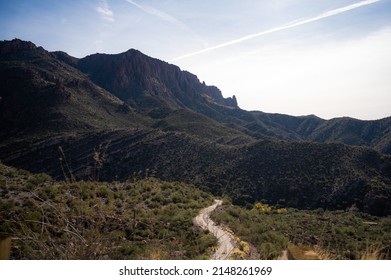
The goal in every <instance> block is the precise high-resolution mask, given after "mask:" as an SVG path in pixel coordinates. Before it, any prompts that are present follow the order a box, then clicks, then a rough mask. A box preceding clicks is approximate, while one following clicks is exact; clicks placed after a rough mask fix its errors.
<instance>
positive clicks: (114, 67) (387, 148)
mask: <svg viewBox="0 0 391 280" xmlns="http://www.w3.org/2000/svg"><path fill="white" fill-rule="evenodd" d="M59 58H60V59H62V60H63V61H64V62H66V63H69V64H70V65H72V66H74V67H76V68H78V69H79V70H81V71H82V72H83V73H86V74H87V75H88V76H89V77H90V78H91V80H92V81H93V82H94V83H95V84H97V85H99V86H101V87H102V88H104V89H106V90H107V91H109V92H111V93H112V94H114V95H115V96H117V97H118V98H119V99H121V100H123V101H125V102H126V103H127V104H129V105H130V106H132V107H135V108H137V109H139V110H141V111H143V112H145V113H147V114H149V115H150V116H152V117H156V118H161V117H164V116H165V115H166V114H168V112H171V111H172V110H177V109H189V110H191V111H195V112H197V113H199V114H202V115H204V116H207V117H209V118H211V119H213V120H215V121H218V122H220V123H223V124H225V125H230V126H231V127H232V126H234V127H235V129H237V130H239V131H241V132H242V133H245V134H247V135H249V136H251V137H255V138H257V139H260V138H262V137H263V136H268V137H275V138H278V139H285V140H296V141H297V140H299V141H316V142H321V143H322V142H323V143H324V142H341V143H345V144H348V145H357V146H369V147H373V148H374V149H376V150H378V151H380V152H383V153H388V154H390V153H391V129H390V127H391V117H390V118H386V119H382V120H376V121H361V120H355V119H350V118H340V119H332V120H330V121H326V120H322V119H320V118H317V117H316V116H305V117H293V116H287V115H282V114H266V113H262V112H247V111H245V110H241V109H240V108H239V107H238V104H237V100H236V97H235V96H233V97H232V98H224V97H223V96H222V94H221V92H220V90H219V89H218V88H216V87H214V86H207V85H205V84H204V83H201V82H200V81H199V80H198V78H197V77H196V76H195V75H193V74H191V73H189V72H186V71H181V70H180V69H179V67H177V66H175V65H171V64H168V63H166V62H163V61H161V60H158V59H155V58H151V57H148V56H146V55H144V54H142V53H141V52H139V51H137V50H133V49H131V50H129V51H127V52H125V53H120V54H116V55H107V54H95V55H90V56H87V57H85V58H83V59H80V60H77V59H75V58H72V57H69V56H66V55H64V54H62V55H59Z"/></svg>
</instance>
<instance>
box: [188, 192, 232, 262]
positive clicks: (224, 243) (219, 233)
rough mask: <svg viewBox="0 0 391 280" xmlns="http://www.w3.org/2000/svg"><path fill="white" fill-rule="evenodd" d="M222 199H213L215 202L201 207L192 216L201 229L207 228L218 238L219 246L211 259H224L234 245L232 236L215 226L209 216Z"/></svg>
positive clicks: (227, 256)
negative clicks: (196, 213) (195, 215)
mask: <svg viewBox="0 0 391 280" xmlns="http://www.w3.org/2000/svg"><path fill="white" fill-rule="evenodd" d="M222 203H223V201H221V200H217V199H216V200H215V204H213V205H211V206H209V207H206V208H203V209H201V211H200V213H199V214H198V216H197V217H195V218H194V223H195V224H196V225H198V226H199V227H201V228H202V229H207V230H209V231H210V232H211V233H212V234H213V235H214V236H215V237H216V238H217V240H218V244H219V247H218V249H217V251H216V252H215V253H214V254H213V255H212V257H211V259H212V260H226V259H229V257H230V256H231V254H232V252H233V250H234V248H235V246H234V244H235V238H234V236H233V235H232V234H231V233H229V232H228V231H226V230H225V229H223V228H221V227H219V226H217V225H216V224H215V223H214V222H213V221H212V220H211V218H210V213H211V212H213V211H214V210H215V209H216V207H217V206H219V205H221V204H222Z"/></svg>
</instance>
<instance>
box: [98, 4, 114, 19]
mask: <svg viewBox="0 0 391 280" xmlns="http://www.w3.org/2000/svg"><path fill="white" fill-rule="evenodd" d="M96 11H97V12H98V13H99V14H100V15H101V17H102V18H103V19H105V20H107V21H114V13H113V11H112V10H111V9H110V7H109V4H108V3H107V1H106V0H101V1H100V2H99V6H98V7H97V8H96Z"/></svg>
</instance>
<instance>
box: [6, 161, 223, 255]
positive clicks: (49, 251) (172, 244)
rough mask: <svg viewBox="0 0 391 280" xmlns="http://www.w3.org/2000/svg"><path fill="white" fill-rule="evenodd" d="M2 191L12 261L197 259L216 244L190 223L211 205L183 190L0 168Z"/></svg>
mask: <svg viewBox="0 0 391 280" xmlns="http://www.w3.org/2000/svg"><path fill="white" fill-rule="evenodd" d="M0 191H1V196H0V197H1V198H0V221H1V224H0V234H2V235H8V236H11V237H12V239H13V241H12V242H13V246H12V251H11V258H13V259H198V258H208V257H209V254H210V252H209V250H210V249H211V247H212V246H213V245H214V244H215V242H216V240H215V238H214V237H213V236H212V235H210V234H208V233H204V232H203V231H199V230H198V229H197V228H195V227H194V226H193V222H192V220H193V218H194V216H196V215H197V213H198V211H199V209H200V208H202V207H204V206H207V205H209V204H211V203H212V202H213V199H212V197H211V195H209V194H207V193H205V192H202V191H200V190H198V189H196V188H194V186H192V185H188V184H183V183H178V182H172V183H167V182H162V181H159V180H157V179H155V178H145V179H142V180H135V181H127V182H124V183H120V182H112V183H98V182H56V181H53V180H52V179H51V178H50V177H49V176H48V175H45V174H37V175H32V174H31V173H29V172H27V171H24V170H17V169H14V168H10V167H6V166H4V165H0Z"/></svg>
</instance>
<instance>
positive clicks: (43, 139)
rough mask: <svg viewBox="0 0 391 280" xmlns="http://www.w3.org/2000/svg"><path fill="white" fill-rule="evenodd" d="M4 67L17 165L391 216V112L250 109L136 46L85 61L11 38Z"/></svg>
mask: <svg viewBox="0 0 391 280" xmlns="http://www.w3.org/2000/svg"><path fill="white" fill-rule="evenodd" d="M0 73H1V76H0V85H1V88H2V90H1V92H0V94H1V95H0V124H1V126H2V128H4V129H2V130H1V132H0V160H1V161H2V162H3V163H5V164H7V165H11V166H14V167H18V168H24V169H27V170H29V171H31V172H34V173H40V172H45V173H47V174H49V175H51V176H53V178H55V179H61V180H66V181H68V182H74V181H75V180H90V181H99V180H104V181H108V182H111V181H116V180H120V181H122V182H124V181H126V180H128V179H131V178H139V177H140V176H141V177H148V176H149V175H153V176H155V177H157V178H159V179H161V180H165V181H181V182H186V183H192V184H195V185H196V186H197V187H199V188H204V189H207V190H209V191H211V192H212V193H214V194H218V195H223V194H226V195H229V196H231V197H232V199H233V201H234V202H235V203H237V204H241V205H247V204H248V205H251V204H252V203H254V202H255V201H257V200H265V201H267V202H269V203H273V204H281V205H286V206H290V207H296V208H300V209H307V208H311V209H312V208H319V207H322V208H325V209H347V208H351V207H357V208H358V209H359V210H361V211H366V212H369V213H371V214H375V215H389V214H390V213H391V202H390V201H391V200H390V197H391V158H390V156H388V155H386V154H384V153H380V152H379V151H382V152H385V153H386V152H387V151H388V149H389V147H390V146H389V143H390V141H389V140H390V137H389V135H390V125H389V121H390V119H383V120H378V121H371V122H365V121H359V120H351V119H347V120H346V119H336V120H330V121H325V120H322V119H320V118H317V117H315V116H307V117H292V116H286V115H279V114H266V113H262V112H248V111H245V110H242V109H240V108H239V107H238V106H237V104H236V101H235V100H236V99H234V98H231V99H230V98H228V99H227V98H224V97H223V96H222V95H221V92H220V91H219V90H218V89H217V88H215V87H213V86H207V85H205V84H203V83H201V82H200V81H199V80H198V79H197V77H196V76H194V75H192V74H190V73H187V72H184V71H181V70H180V69H179V68H178V67H176V66H174V65H170V64H168V63H165V62H162V61H160V60H157V59H153V58H150V57H147V56H145V55H143V54H142V53H140V52H138V51H135V50H130V51H128V52H125V53H122V54H118V55H105V54H96V55H92V56H88V57H86V58H83V59H76V58H72V57H70V56H68V55H67V54H65V53H63V52H54V53H50V52H47V51H45V50H44V49H43V48H41V47H36V46H35V45H34V44H32V43H30V42H24V41H21V40H13V41H5V42H1V43H0ZM317 142H322V143H317ZM323 142H333V143H323ZM335 142H343V143H346V144H349V145H345V144H343V143H335ZM350 145H362V146H368V147H357V146H350ZM372 148H376V149H377V150H378V151H375V150H374V149H372Z"/></svg>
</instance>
